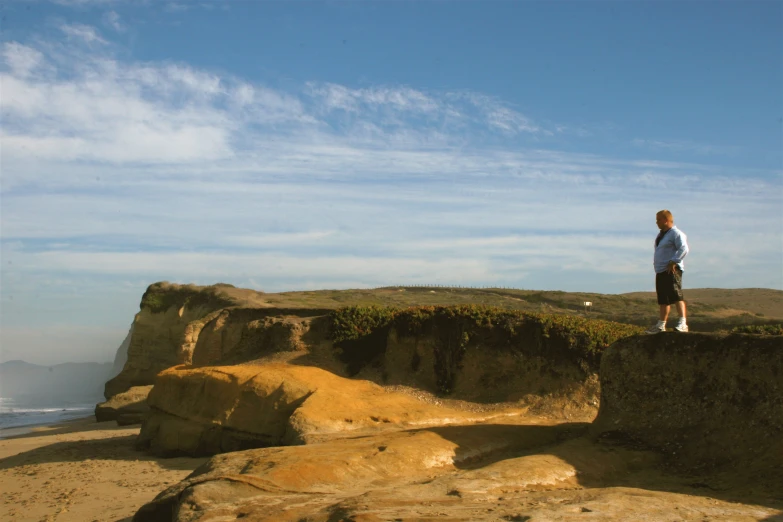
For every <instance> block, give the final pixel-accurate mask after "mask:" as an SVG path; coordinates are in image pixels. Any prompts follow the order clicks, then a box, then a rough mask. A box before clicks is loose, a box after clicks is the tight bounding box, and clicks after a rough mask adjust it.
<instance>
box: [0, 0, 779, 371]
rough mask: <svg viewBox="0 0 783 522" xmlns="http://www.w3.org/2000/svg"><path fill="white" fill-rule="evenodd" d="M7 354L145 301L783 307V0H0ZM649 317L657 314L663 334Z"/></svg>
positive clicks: (92, 329) (39, 346) (43, 350)
mask: <svg viewBox="0 0 783 522" xmlns="http://www.w3.org/2000/svg"><path fill="white" fill-rule="evenodd" d="M0 18H2V42H0V44H2V56H1V57H0V75H1V77H0V80H1V83H0V112H1V113H2V114H1V116H2V130H1V131H0V132H2V134H0V153H2V158H1V159H0V161H1V162H2V163H1V164H0V166H1V167H2V178H1V179H0V203H2V206H1V207H0V217H2V225H1V226H2V229H1V230H0V232H1V233H2V238H1V243H0V246H1V248H2V250H1V252H0V253H1V254H2V274H1V276H2V278H1V280H0V283H1V284H2V287H0V298H1V299H0V327H2V328H1V330H2V331H1V332H0V336H2V339H0V341H2V342H1V343H0V344H1V345H2V359H3V360H8V359H17V358H22V359H26V360H29V361H31V362H39V363H49V364H53V363H57V362H63V361H65V360H108V359H110V358H111V356H113V352H114V350H115V349H116V346H117V345H119V343H120V342H121V340H122V338H123V337H124V334H125V331H126V330H127V327H128V326H129V324H130V321H131V320H132V316H133V314H134V313H135V312H136V311H137V310H138V302H139V299H140V297H141V294H142V293H143V291H144V288H145V287H146V286H147V285H148V284H149V283H151V282H154V281H159V280H169V281H176V282H194V283H199V284H210V283H215V282H229V283H233V284H236V285H238V286H245V287H252V288H257V289H260V290H265V291H282V290H294V289H316V288H356V287H360V288H366V287H375V286H382V285H386V284H400V283H403V284H406V283H407V284H417V283H437V284H460V285H487V286H491V285H499V286H512V287H518V288H532V289H561V290H568V291H593V292H605V293H618V292H627V291H634V290H652V288H653V277H652V276H653V272H652V240H653V238H654V237H655V234H656V228H655V223H654V219H655V212H656V211H657V210H660V209H662V208H668V209H670V210H672V212H674V215H675V221H676V223H677V225H678V226H679V227H680V228H681V229H682V230H684V231H685V232H686V234H688V237H689V240H690V243H691V248H692V252H691V254H690V255H689V256H688V258H687V260H686V277H685V286H686V297H687V287H691V288H695V287H724V288H738V287H767V288H778V289H781V288H783V214H782V211H781V208H783V147H782V146H781V143H782V138H783V94H782V93H783V31H781V27H783V3H780V2H753V1H743V2H575V3H569V2H466V1H462V2H435V1H432V2H320V3H315V2H313V3H310V2H261V1H259V2H223V3H220V2H208V3H205V2H180V3H166V2H151V1H148V2H122V1H119V0H118V1H111V0H60V1H57V2H44V1H32V0H31V1H24V0H18V1H12V2H5V3H3V4H2V5H0ZM652 315H654V311H652V310H651V316H652Z"/></svg>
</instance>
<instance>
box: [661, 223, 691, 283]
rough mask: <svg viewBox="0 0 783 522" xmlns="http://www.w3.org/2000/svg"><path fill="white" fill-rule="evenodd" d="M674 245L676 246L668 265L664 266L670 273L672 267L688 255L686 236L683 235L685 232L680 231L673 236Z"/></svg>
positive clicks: (672, 270) (672, 269)
mask: <svg viewBox="0 0 783 522" xmlns="http://www.w3.org/2000/svg"><path fill="white" fill-rule="evenodd" d="M674 246H675V247H677V250H676V251H675V252H674V255H673V256H672V258H671V259H670V260H669V266H668V267H666V270H667V271H668V272H671V273H674V267H676V266H677V265H678V264H679V263H680V262H681V261H682V260H683V259H684V258H685V256H687V255H688V251H689V250H690V249H689V248H688V238H687V237H685V234H683V233H682V232H680V233H679V234H677V235H676V236H674Z"/></svg>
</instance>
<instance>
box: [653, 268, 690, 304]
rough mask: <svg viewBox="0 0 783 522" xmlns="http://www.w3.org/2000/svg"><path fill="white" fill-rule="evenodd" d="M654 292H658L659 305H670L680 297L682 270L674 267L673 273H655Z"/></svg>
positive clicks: (681, 299) (679, 299) (680, 298)
mask: <svg viewBox="0 0 783 522" xmlns="http://www.w3.org/2000/svg"><path fill="white" fill-rule="evenodd" d="M655 293H656V294H658V304H659V305H670V304H674V303H676V302H678V301H684V299H683V298H682V270H680V267H674V273H673V274H671V273H669V272H661V273H659V274H655Z"/></svg>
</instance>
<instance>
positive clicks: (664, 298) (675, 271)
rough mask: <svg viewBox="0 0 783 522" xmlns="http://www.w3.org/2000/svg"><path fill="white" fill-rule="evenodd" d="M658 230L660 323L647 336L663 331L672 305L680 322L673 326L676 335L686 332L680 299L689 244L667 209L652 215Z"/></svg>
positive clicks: (655, 258) (656, 256)
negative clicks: (684, 262) (684, 260)
mask: <svg viewBox="0 0 783 522" xmlns="http://www.w3.org/2000/svg"><path fill="white" fill-rule="evenodd" d="M655 221H656V223H657V224H658V228H659V229H661V232H660V234H658V237H656V238H655V256H654V257H653V266H654V268H655V293H656V294H658V305H660V316H659V321H658V323H657V324H656V325H655V326H651V327H650V328H649V329H648V330H647V333H648V334H656V333H659V332H665V331H666V320H667V319H668V318H669V311H670V310H671V305H672V304H674V305H676V306H677V313H679V315H680V320H679V322H678V323H677V326H675V327H674V329H675V330H677V331H678V332H687V331H688V324H687V323H686V322H685V301H684V300H683V298H682V271H683V268H684V266H685V265H684V264H683V262H682V260H683V258H684V257H685V256H686V255H687V254H688V243H687V238H686V237H685V234H683V233H682V231H681V230H680V229H678V228H677V227H675V226H674V217H673V216H672V213H671V212H669V211H668V210H661V211H660V212H658V213H657V214H656V215H655Z"/></svg>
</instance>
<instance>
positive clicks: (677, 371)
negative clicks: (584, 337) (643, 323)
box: [592, 333, 783, 491]
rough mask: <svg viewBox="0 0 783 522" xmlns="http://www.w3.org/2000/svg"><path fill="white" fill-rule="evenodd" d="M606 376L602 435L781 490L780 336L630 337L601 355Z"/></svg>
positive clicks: (597, 430)
mask: <svg viewBox="0 0 783 522" xmlns="http://www.w3.org/2000/svg"><path fill="white" fill-rule="evenodd" d="M600 376H601V406H600V411H599V414H598V416H597V418H596V420H595V422H594V424H593V426H592V432H593V434H594V435H595V436H598V437H600V438H603V439H606V440H607V441H615V442H618V443H621V444H626V445H636V446H638V447H648V448H652V449H654V450H656V451H658V452H661V454H663V455H665V456H666V457H667V458H668V459H669V460H670V461H671V463H672V465H674V466H676V467H679V468H682V469H684V470H709V469H712V470H732V473H733V474H734V475H735V478H736V476H739V475H743V476H744V475H748V476H750V477H749V479H752V477H753V476H764V482H765V483H766V485H767V486H770V487H771V488H773V489H774V488H775V487H776V488H777V491H783V471H782V470H783V339H781V337H780V336H759V335H747V334H733V335H719V334H688V335H682V334H677V333H661V334H657V335H654V336H639V337H632V338H628V339H623V340H621V341H618V342H617V343H615V344H614V345H612V346H611V347H610V348H609V349H608V350H607V351H606V352H605V353H604V356H603V359H602V362H601V371H600ZM773 484H774V485H776V486H773Z"/></svg>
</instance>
